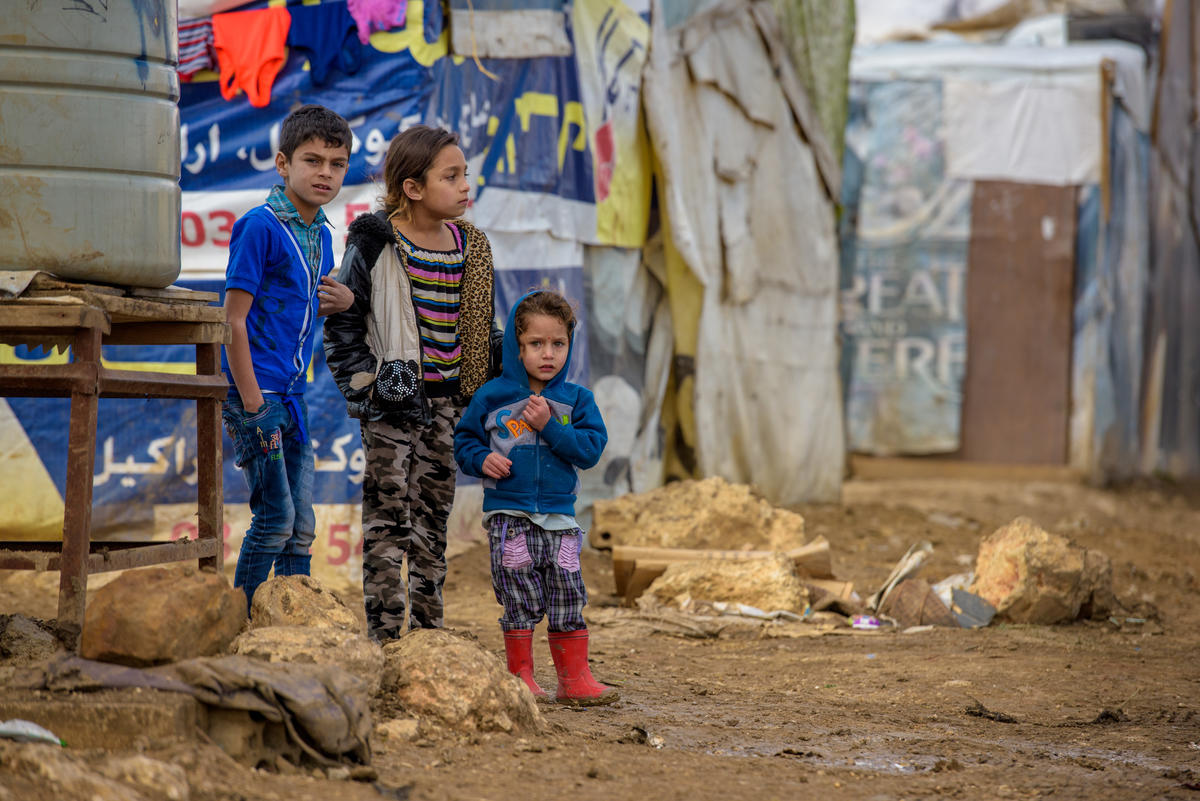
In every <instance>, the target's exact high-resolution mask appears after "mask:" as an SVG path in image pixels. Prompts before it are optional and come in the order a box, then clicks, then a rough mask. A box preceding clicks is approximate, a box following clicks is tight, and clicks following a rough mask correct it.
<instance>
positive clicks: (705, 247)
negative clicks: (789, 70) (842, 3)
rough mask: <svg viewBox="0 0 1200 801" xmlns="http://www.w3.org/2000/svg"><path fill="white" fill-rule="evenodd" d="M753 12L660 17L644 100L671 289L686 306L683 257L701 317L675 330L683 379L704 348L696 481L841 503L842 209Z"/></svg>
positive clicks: (737, 7) (695, 392)
mask: <svg viewBox="0 0 1200 801" xmlns="http://www.w3.org/2000/svg"><path fill="white" fill-rule="evenodd" d="M764 2H765V0H758V4H762V3H764ZM755 5H756V3H752V2H725V3H722V4H720V5H719V6H718V7H716V8H715V9H713V10H712V11H710V12H708V13H706V14H702V15H698V16H695V17H693V18H691V20H690V21H688V22H687V23H686V24H684V25H681V26H679V27H678V28H675V29H671V30H668V28H667V26H666V24H665V20H664V19H663V17H662V15H659V14H658V13H655V14H654V15H652V16H653V20H652V43H651V47H650V58H649V61H648V64H647V70H646V74H645V79H644V85H643V91H644V94H645V103H646V113H647V123H648V127H649V130H650V139H651V144H652V146H653V148H654V152H655V155H656V157H657V162H658V168H659V169H660V171H661V177H662V181H661V183H660V191H661V194H660V201H661V203H662V206H663V212H664V220H665V223H664V228H665V230H666V231H667V232H668V233H669V241H668V242H666V243H664V244H665V245H666V251H667V261H668V281H667V286H668V292H669V293H670V294H671V295H676V293H677V285H676V282H675V281H674V280H673V278H672V276H671V273H672V268H671V262H672V260H673V258H674V257H673V255H672V254H675V255H677V261H676V266H677V269H681V270H684V271H686V274H687V276H686V277H685V278H684V280H683V283H684V284H686V285H690V287H691V288H692V289H693V290H695V291H696V301H697V302H696V303H695V305H694V306H691V305H690V304H680V305H681V306H684V307H685V313H686V312H690V315H691V319H689V320H687V321H685V320H684V319H683V318H681V317H680V316H679V315H676V317H675V320H674V323H675V327H676V332H677V334H679V333H680V329H681V327H683V326H684V325H685V323H692V322H694V327H693V329H692V331H690V332H686V331H685V332H683V333H684V334H685V335H686V336H684V337H681V338H679V339H677V344H676V349H677V350H676V354H677V356H676V367H677V373H678V366H679V362H680V356H681V355H682V356H687V355H691V353H690V352H689V348H690V345H691V342H689V340H693V341H694V369H695V374H694V385H693V389H692V391H691V392H690V393H688V396H689V397H688V399H687V400H690V404H688V403H686V402H685V404H684V408H688V407H690V408H691V410H693V412H694V436H695V443H694V444H695V460H696V466H697V468H698V469H699V471H700V473H702V474H703V475H709V476H712V475H716V476H722V477H724V478H726V479H728V480H730V481H737V482H743V483H749V484H752V485H754V486H755V487H757V488H758V489H759V491H761V492H762V493H763V494H764V495H765V496H766V497H767V498H768V499H769V500H770V501H771V502H772V503H776V504H787V503H796V502H800V501H805V500H833V499H836V498H837V497H838V495H839V493H840V485H841V475H842V465H843V459H844V453H843V442H842V425H841V411H840V408H839V397H838V388H837V373H836V344H835V333H836V294H835V293H836V281H837V249H836V244H835V241H834V223H833V209H832V204H831V203H830V202H829V199H828V197H827V196H826V194H825V192H824V191H823V190H822V187H823V183H822V178H821V175H820V174H819V172H818V169H817V165H816V162H815V159H814V156H813V152H812V150H811V149H810V148H809V147H808V146H807V145H806V144H805V142H804V140H803V139H802V138H801V132H800V131H799V130H798V126H797V121H796V117H795V112H794V110H793V108H792V106H791V104H789V101H788V97H787V96H785V94H784V93H783V92H782V91H781V89H780V83H779V82H778V81H776V80H775V79H774V65H773V64H772V62H771V58H770V54H769V53H768V51H767V49H766V48H765V47H764V35H768V34H769V33H771V32H769V31H768V32H764V31H763V29H762V28H760V27H759V26H758V25H757V24H756V19H755V17H756V14H757V12H758V11H760V10H761V9H756V8H754V6H755ZM657 10H658V6H657V5H656V6H655V11H656V12H657ZM766 10H767V12H768V13H770V9H769V6H768V7H767V8H766ZM747 11H754V12H755V13H747ZM777 44H779V45H781V44H782V43H781V42H777ZM792 77H793V80H794V76H792ZM676 302H677V300H676V299H675V298H673V300H672V310H673V311H675V309H676V308H677V306H676V305H675V304H676ZM679 378H680V376H679V375H677V379H679ZM679 386H680V388H683V387H686V386H687V385H686V383H683V382H681V383H680V384H679Z"/></svg>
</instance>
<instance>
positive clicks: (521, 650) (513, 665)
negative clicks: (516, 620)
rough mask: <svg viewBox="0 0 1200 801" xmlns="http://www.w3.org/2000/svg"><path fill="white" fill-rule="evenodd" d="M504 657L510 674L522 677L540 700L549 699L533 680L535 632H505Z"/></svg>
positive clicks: (528, 630)
mask: <svg viewBox="0 0 1200 801" xmlns="http://www.w3.org/2000/svg"><path fill="white" fill-rule="evenodd" d="M504 656H505V658H506V661H507V662H508V672H509V673H511V674H513V675H514V676H520V677H521V679H522V680H524V682H525V686H526V687H528V688H529V691H530V692H531V693H533V694H534V695H535V696H537V697H539V698H548V697H549V696H548V695H546V691H545V690H543V689H542V688H541V687H539V686H538V685H537V682H536V681H534V679H533V630H532V629H515V630H513V631H506V632H504Z"/></svg>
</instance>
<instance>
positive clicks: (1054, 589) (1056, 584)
mask: <svg viewBox="0 0 1200 801" xmlns="http://www.w3.org/2000/svg"><path fill="white" fill-rule="evenodd" d="M970 591H971V592H972V593H974V594H975V595H978V596H980V597H981V598H983V599H984V600H985V601H987V602H988V603H990V604H991V605H992V606H994V607H996V617H997V618H998V619H1000V620H1007V621H1010V622H1014V623H1038V624H1053V623H1066V622H1068V621H1071V620H1075V619H1076V618H1078V617H1079V616H1080V614H1081V613H1085V614H1088V615H1097V614H1101V613H1102V612H1101V610H1103V613H1104V614H1106V613H1107V610H1110V609H1112V608H1113V606H1114V604H1115V600H1114V599H1113V594H1112V564H1111V562H1110V561H1109V559H1108V557H1107V556H1105V555H1104V554H1103V553H1100V552H1099V551H1088V549H1086V548H1084V547H1082V546H1080V545H1076V544H1075V543H1073V542H1071V541H1070V540H1068V539H1067V538H1066V537H1061V536H1059V535H1057V534H1051V533H1049V532H1047V531H1045V530H1043V529H1041V528H1039V527H1038V526H1037V524H1036V523H1034V522H1033V521H1032V520H1030V519H1029V518H1026V517H1019V518H1017V519H1016V520H1014V521H1013V522H1011V523H1009V524H1008V525H1007V526H1003V527H1002V528H999V529H997V530H996V531H995V532H993V533H992V534H990V535H989V536H988V537H986V538H985V539H984V540H983V542H982V543H981V544H980V546H979V556H978V558H977V561H976V565H975V582H974V583H973V584H972V585H971V587H970Z"/></svg>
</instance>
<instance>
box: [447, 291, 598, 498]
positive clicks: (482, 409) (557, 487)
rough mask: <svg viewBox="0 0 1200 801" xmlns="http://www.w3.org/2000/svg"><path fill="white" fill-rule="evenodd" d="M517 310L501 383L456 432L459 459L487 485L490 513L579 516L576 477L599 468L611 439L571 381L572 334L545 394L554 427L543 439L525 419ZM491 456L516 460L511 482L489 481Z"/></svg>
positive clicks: (473, 406)
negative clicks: (486, 463)
mask: <svg viewBox="0 0 1200 801" xmlns="http://www.w3.org/2000/svg"><path fill="white" fill-rule="evenodd" d="M530 294H533V293H530ZM525 297H529V295H526V296H525ZM525 297H523V298H521V300H524V299H525ZM519 305H520V301H518V302H517V303H516V304H514V305H513V310H512V311H511V312H510V313H509V315H508V325H507V326H505V328H504V351H503V353H504V360H503V365H504V366H503V370H502V372H501V374H500V376H499V377H498V378H493V379H492V380H491V381H488V382H487V383H486V384H484V385H483V386H482V387H480V389H479V390H478V391H477V392H476V393H475V395H474V396H472V398H471V403H470V404H469V405H468V406H467V409H466V411H465V412H463V416H462V420H461V421H460V422H459V424H458V427H457V428H455V430H454V458H455V459H456V460H457V461H458V466H459V468H460V469H461V470H462V471H463V472H464V473H466V474H467V475H469V476H475V477H477V478H482V479H483V511H484V512H491V511H495V510H499V509H512V510H519V511H523V512H530V513H533V514H564V515H574V514H575V496H576V495H577V494H578V492H579V476H578V475H577V473H576V470H577V469H587V468H589V467H592V466H594V465H595V464H596V463H597V462H598V461H600V454H601V453H603V451H604V446H605V444H606V443H607V442H608V431H607V430H605V428H604V420H603V419H602V418H601V417H600V410H599V409H598V408H597V407H596V401H595V400H594V399H593V397H592V393H591V391H589V390H588V389H587V388H586V387H581V386H579V385H578V384H572V383H570V382H568V381H567V378H566V376H567V368H568V367H570V365H571V352H572V351H573V350H574V347H575V337H574V335H573V332H572V336H571V338H570V343H571V344H570V347H569V348H568V350H567V360H566V362H565V363H564V364H563V368H562V370H560V371H559V372H558V375H556V376H554V378H552V379H550V381H549V382H547V383H546V386H545V388H544V389H543V390H542V392H541V395H542V397H543V398H545V399H546V401H547V402H548V403H549V405H550V420H549V421H548V422H547V423H546V425H545V426H544V427H543V428H542V431H541V432H540V433H539V432H538V431H536V430H535V429H534V428H533V427H531V426H530V425H529V424H528V423H526V422H525V421H524V420H522V419H521V413H522V412H523V411H524V410H525V405H526V404H527V403H528V402H529V397H530V395H532V394H533V392H532V390H531V389H530V388H529V375H528V374H527V373H526V372H525V366H524V365H523V364H521V355H520V347H519V346H518V344H517V334H516V331H517V326H516V319H515V315H516V309H517V306H519ZM493 451H494V452H496V453H499V454H500V455H502V456H505V457H507V458H509V459H511V460H512V467H511V468H510V472H509V475H508V476H507V477H506V478H502V479H499V480H497V479H493V478H488V477H486V476H484V475H483V460H484V459H485V458H487V455H488V454H489V453H491V452H493Z"/></svg>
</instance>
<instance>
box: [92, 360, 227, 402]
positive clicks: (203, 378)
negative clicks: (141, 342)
mask: <svg viewBox="0 0 1200 801" xmlns="http://www.w3.org/2000/svg"><path fill="white" fill-rule="evenodd" d="M99 385H100V394H101V395H103V396H104V397H106V398H182V399H184V400H199V399H201V398H214V399H216V400H221V399H224V397H225V396H226V395H227V394H229V382H227V381H226V380H225V377H224V376H221V375H215V376H214V375H184V374H178V373H150V372H143V371H141V370H110V369H108V368H103V367H102V368H100V375H99Z"/></svg>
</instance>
